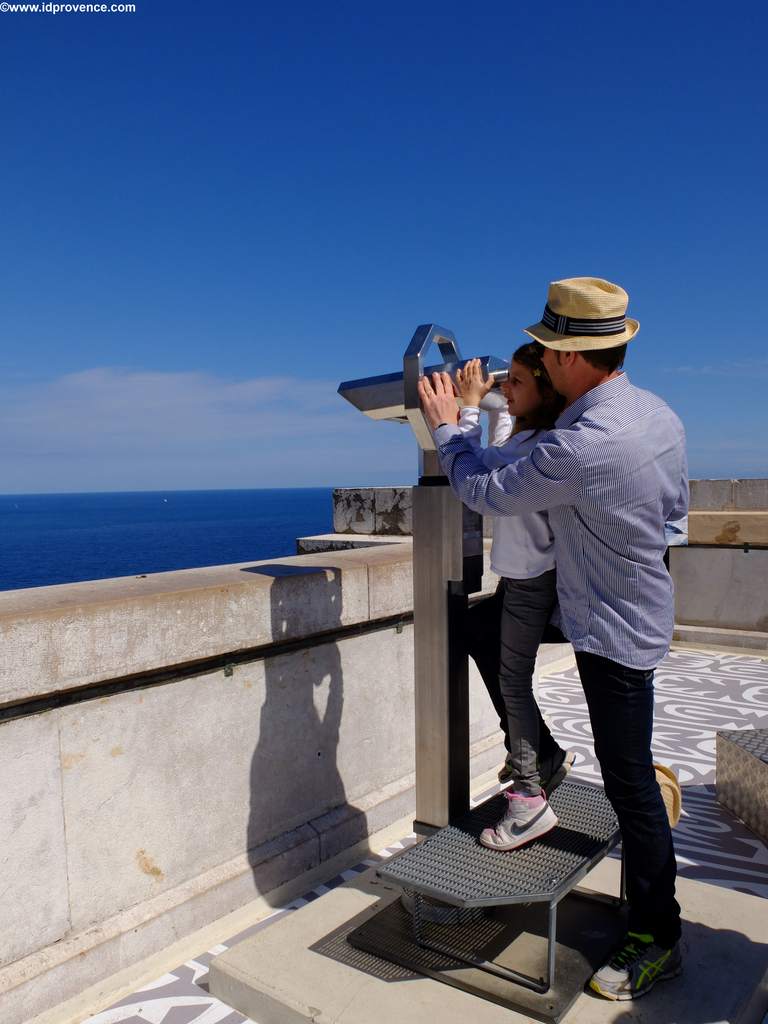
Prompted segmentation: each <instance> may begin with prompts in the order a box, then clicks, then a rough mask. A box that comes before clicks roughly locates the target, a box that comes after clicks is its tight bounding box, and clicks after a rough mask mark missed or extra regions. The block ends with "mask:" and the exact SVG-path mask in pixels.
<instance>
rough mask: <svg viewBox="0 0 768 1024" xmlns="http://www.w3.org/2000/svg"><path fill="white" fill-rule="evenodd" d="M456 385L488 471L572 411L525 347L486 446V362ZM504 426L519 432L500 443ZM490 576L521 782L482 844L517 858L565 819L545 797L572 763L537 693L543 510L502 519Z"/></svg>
mask: <svg viewBox="0 0 768 1024" xmlns="http://www.w3.org/2000/svg"><path fill="white" fill-rule="evenodd" d="M456 386H457V389H458V391H459V394H460V395H461V398H462V400H463V403H464V407H463V409H462V410H461V415H460V418H459V429H460V430H461V431H462V433H463V434H464V436H465V437H466V438H467V440H468V441H470V443H471V444H472V445H473V447H475V448H476V449H477V452H478V455H479V456H480V458H481V459H482V461H483V463H484V464H485V465H486V466H487V468H488V469H499V468H500V467H502V466H506V465H509V463H511V462H514V461H515V460H516V459H519V458H521V456H523V455H527V454H528V453H529V452H530V451H531V450H532V449H533V448H534V447H535V446H536V443H537V441H538V440H539V436H540V434H541V433H542V432H543V431H545V430H548V429H550V428H551V427H553V426H554V423H555V420H556V419H557V417H558V416H559V414H560V412H561V411H562V408H563V405H564V404H565V403H564V401H563V399H562V398H561V397H560V396H559V395H558V394H557V393H556V392H555V390H554V388H553V387H552V382H551V381H550V379H549V375H548V374H547V371H546V370H545V368H544V364H543V363H542V361H541V358H540V356H539V354H538V352H537V349H536V346H535V345H534V344H527V345H522V346H521V347H520V348H519V349H517V351H516V352H515V353H514V355H513V356H512V363H511V365H510V371H509V378H508V380H507V381H506V382H505V384H504V385H503V386H502V391H503V392H504V396H505V398H506V399H507V407H508V410H509V414H511V416H514V425H513V424H512V420H511V417H509V418H508V417H507V416H506V415H504V416H502V414H499V413H497V414H496V415H494V414H493V413H492V414H491V416H492V422H491V427H490V434H491V438H492V439H493V440H494V441H496V442H497V443H496V444H492V445H491V446H489V447H488V448H482V447H481V427H480V409H479V406H480V403H481V402H482V401H483V399H484V398H485V396H486V395H487V394H488V392H489V391H490V390H491V385H490V383H488V382H486V381H485V380H483V374H482V370H481V369H480V361H479V360H477V359H473V360H471V361H470V362H469V363H468V364H467V365H466V367H465V368H464V370H463V371H461V370H459V371H458V372H457V374H456ZM505 427H506V431H507V432H509V431H510V429H511V434H510V436H509V437H508V439H507V440H506V441H504V442H503V443H498V439H499V433H500V429H501V430H503V429H504V428H505ZM491 568H492V569H493V571H494V572H495V573H496V574H497V575H498V576H500V577H501V583H500V590H501V596H502V609H501V650H500V670H499V685H500V690H501V696H502V699H503V703H504V708H505V711H506V716H507V726H508V734H507V738H508V744H509V753H508V755H507V761H506V765H505V768H506V769H508V772H509V776H508V777H511V778H512V780H513V781H512V786H511V787H510V789H508V790H507V792H506V794H505V795H506V796H507V800H508V807H507V811H506V813H505V815H504V817H503V818H502V819H501V821H500V822H499V823H498V824H497V825H496V827H495V828H492V829H490V828H487V829H485V830H484V831H483V833H482V834H481V836H480V842H481V843H482V844H483V846H488V847H491V848H492V849H496V850H514V849H515V848H516V847H518V846H522V845H523V844H524V843H528V842H531V841H532V840H533V839H536V838H538V837H539V836H541V835H543V834H544V833H545V832H549V831H550V830H551V829H553V828H554V827H555V825H556V824H557V817H556V815H555V812H554V811H553V810H552V808H551V807H550V805H549V803H548V801H547V797H546V795H545V789H546V792H547V793H549V792H551V791H552V789H554V787H555V786H556V785H557V784H558V783H559V782H561V781H562V779H563V778H564V777H565V775H566V773H567V772H568V771H569V770H570V767H571V765H572V764H573V760H574V755H573V754H572V753H570V752H566V751H564V750H562V748H560V747H559V746H558V744H557V743H556V742H555V740H554V739H553V738H552V736H551V734H550V732H549V730H548V729H547V726H546V724H545V723H544V720H543V719H542V717H541V713H540V712H539V708H538V705H537V704H536V699H535V697H534V694H533V671H534V666H535V662H536V652H537V651H538V648H539V644H540V642H541V638H542V636H543V634H544V630H545V628H546V626H547V624H548V622H549V620H550V618H551V616H552V612H553V610H554V608H555V605H556V603H557V594H556V590H555V556H554V542H553V538H552V534H551V532H550V529H549V521H548V519H547V515H546V513H545V512H531V513H526V514H524V515H520V516H499V517H497V518H495V519H494V524H493V545H492V548H491ZM540 755H541V760H540ZM540 769H541V773H540ZM545 772H546V774H545ZM542 786H543V787H545V788H542Z"/></svg>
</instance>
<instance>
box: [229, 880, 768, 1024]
mask: <svg viewBox="0 0 768 1024" xmlns="http://www.w3.org/2000/svg"><path fill="white" fill-rule="evenodd" d="M611 869H612V872H613V875H614V876H615V877H606V871H603V872H602V874H601V875H598V872H597V871H596V872H595V873H593V874H594V882H596V883H597V884H593V886H592V887H593V888H596V889H598V888H599V889H600V890H602V891H608V892H613V891H615V889H616V886H617V884H618V876H617V873H618V865H617V864H616V863H615V862H611V863H610V864H608V869H607V874H608V875H610V873H611ZM590 878H593V876H590ZM606 882H607V883H608V884H607V886H606V887H605V888H603V886H604V885H605V883H606ZM397 896H398V894H397V890H395V889H393V888H392V887H390V886H388V885H386V884H385V883H383V882H381V881H379V880H377V879H376V878H375V877H373V874H372V873H371V874H368V875H365V876H361V878H359V879H356V880H354V881H352V882H351V883H348V884H346V885H344V886H341V887H339V888H338V889H335V890H334V891H333V892H332V893H330V894H329V895H328V896H326V897H325V898H324V899H322V900H318V901H316V902H315V903H313V904H311V905H310V906H308V907H305V908H304V909H303V910H302V911H300V912H299V913H297V914H294V915H292V916H291V917H287V918H284V919H283V920H282V921H280V922H279V923H278V924H276V925H275V926H274V927H273V928H270V929H268V930H265V931H263V932H261V933H259V934H258V935H255V936H253V937H251V938H250V939H247V940H246V941H244V942H242V943H240V944H239V945H237V946H235V947H233V948H231V949H229V950H228V951H227V952H226V953H224V954H222V955H221V956H219V957H217V958H216V959H214V961H213V962H212V964H211V975H210V977H211V991H212V992H213V994H214V995H216V996H217V997H218V998H220V999H222V1000H223V1001H225V1002H227V1003H228V1004H229V1005H232V1006H234V1007H236V1008H237V1009H238V1010H240V1012H241V1013H245V1014H247V1015H248V1016H249V1017H250V1018H251V1019H253V1020H255V1021H258V1024H381V1022H382V1021H389V1020H397V1021H398V1024H424V1020H425V1019H428V1020H435V1021H438V1020H439V1021H440V1024H466V1022H467V1021H472V1022H473V1024H474V1022H477V1024H518V1022H520V1024H522V1022H523V1021H527V1020H528V1019H529V1018H528V1017H527V1016H524V1015H522V1014H519V1013H517V1012H515V1011H512V1010H509V1009H506V1008H503V1007H500V1006H498V1005H496V1004H495V1003H491V1002H488V1001H487V1000H482V999H478V998H476V997H474V996H470V995H468V994H467V993H465V992H462V991H460V990H458V989H455V988H453V987H450V986H448V985H443V984H440V983H439V982H435V981H431V980H428V979H426V978H422V977H419V976H414V975H413V974H411V972H408V971H404V970H403V969H402V968H399V967H393V966H392V965H390V964H388V963H387V962H386V961H379V960H378V958H376V957H371V956H370V955H369V954H364V953H360V952H359V951H353V953H354V955H353V956H352V957H350V956H349V954H348V952H347V950H346V948H345V947H346V942H345V941H343V940H344V938H345V932H346V930H347V928H351V927H358V926H359V925H360V924H362V923H363V921H364V920H365V919H366V918H367V917H368V916H370V915H372V914H373V913H374V912H376V911H378V910H380V909H382V908H383V906H385V905H386V904H387V903H389V902H391V901H392V900H394V899H396V898H397ZM678 897H679V899H680V902H681V905H682V907H683V915H684V933H683V940H682V941H683V956H684V960H685V968H684V973H683V975H682V977H681V978H679V979H675V980H672V981H667V982H664V983H660V984H659V985H658V986H657V987H656V988H655V989H654V990H653V991H652V992H650V993H648V994H647V995H646V996H645V997H644V998H643V999H642V1001H639V1002H637V1003H634V1004H632V1006H631V1020H633V1021H636V1022H638V1024H642V1022H647V1024H651V1022H652V1024H684V1022H690V1024H694V1022H699V1024H701V1022H704V1021H708V1022H712V1021H729V1022H737V1021H739V1017H740V1014H741V1011H742V1009H743V1008H744V1007H745V1006H746V1005H747V1003H748V1002H749V1000H750V998H751V996H752V994H753V992H754V990H755V989H756V988H758V987H759V985H760V984H761V980H762V977H763V973H764V970H765V964H766V959H768V934H766V928H765V903H764V901H763V900H761V899H760V898H759V897H755V896H747V895H745V894H742V893H726V892H725V891H723V890H717V889H713V887H711V886H707V885H702V884H701V883H699V882H691V881H688V880H687V879H683V880H681V882H680V884H679V888H678ZM342 941H343V945H342ZM334 946H335V947H336V948H334ZM713 979H715V980H714V982H713ZM629 1009H630V1008H629V1007H628V1006H627V1005H626V1004H623V1003H612V1002H609V1001H607V1000H602V999H600V998H599V997H596V996H594V995H592V994H591V993H588V992H584V993H583V994H582V995H581V996H579V997H578V999H577V1000H576V1003H575V1004H574V1006H573V1009H572V1010H571V1011H570V1012H569V1013H568V1016H567V1020H568V1024H609V1022H610V1024H613V1022H619V1021H620V1022H622V1024H624V1022H626V1021H628V1020H629V1019H630V1013H629Z"/></svg>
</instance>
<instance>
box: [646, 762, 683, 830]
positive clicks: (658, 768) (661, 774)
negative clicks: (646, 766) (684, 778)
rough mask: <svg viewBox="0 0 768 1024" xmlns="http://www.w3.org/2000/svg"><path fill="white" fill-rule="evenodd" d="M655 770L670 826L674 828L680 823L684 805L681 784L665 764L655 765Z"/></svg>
mask: <svg viewBox="0 0 768 1024" xmlns="http://www.w3.org/2000/svg"><path fill="white" fill-rule="evenodd" d="M653 768H654V771H655V772H656V781H657V782H658V784H659V789H660V790H661V798H662V800H663V801H664V806H665V807H666V809H667V817H668V818H669V824H670V825H671V826H672V828H674V827H675V825H676V824H677V823H678V821H680V810H681V808H682V804H683V794H682V791H681V789H680V783H679V782H678V781H677V775H675V773H674V772H673V771H672V769H671V768H668V767H667V766H666V765H665V764H655V765H654V766H653Z"/></svg>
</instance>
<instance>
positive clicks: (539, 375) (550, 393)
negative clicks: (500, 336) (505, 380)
mask: <svg viewBox="0 0 768 1024" xmlns="http://www.w3.org/2000/svg"><path fill="white" fill-rule="evenodd" d="M542 351H543V346H540V345H537V344H536V342H535V341H530V342H528V343H527V344H526V345H521V346H520V348H519V349H517V350H516V351H515V352H514V353H513V355H512V361H513V362H515V363H520V364H521V365H522V366H525V367H527V368H528V369H529V370H530V371H531V373H532V374H533V378H534V380H535V381H536V387H537V388H538V389H539V394H540V395H541V405H540V406H539V408H538V409H535V410H534V411H533V412H532V413H531V414H530V416H525V417H521V416H518V417H517V420H516V422H517V423H519V424H521V425H522V426H523V427H524V429H525V430H551V429H552V427H554V425H555V420H556V419H557V417H558V416H559V415H560V413H561V412H562V411H563V409H564V408H565V399H564V398H563V396H562V395H558V393H557V392H556V391H555V389H554V388H553V387H552V381H551V380H550V379H549V374H548V373H547V371H546V369H545V367H544V362H543V360H542V358H541V353H542ZM509 369H510V373H511V372H512V367H511V366H510V368H509Z"/></svg>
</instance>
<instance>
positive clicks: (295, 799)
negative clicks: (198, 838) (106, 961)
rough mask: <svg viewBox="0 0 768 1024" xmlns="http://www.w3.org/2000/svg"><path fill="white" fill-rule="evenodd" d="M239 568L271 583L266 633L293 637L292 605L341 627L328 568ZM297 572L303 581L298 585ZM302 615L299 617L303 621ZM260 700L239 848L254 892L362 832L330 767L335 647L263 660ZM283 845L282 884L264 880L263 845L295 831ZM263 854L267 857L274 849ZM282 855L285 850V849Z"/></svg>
mask: <svg viewBox="0 0 768 1024" xmlns="http://www.w3.org/2000/svg"><path fill="white" fill-rule="evenodd" d="M244 571H245V572H253V573H259V574H261V575H266V576H271V577H272V578H273V583H272V587H271V589H270V609H271V617H272V637H273V639H274V640H275V641H279V640H280V639H281V638H283V637H285V638H293V637H295V636H296V629H295V622H293V623H292V622H291V621H290V616H292V615H293V616H295V615H296V610H297V608H298V607H302V608H305V607H311V609H312V613H311V615H310V616H308V617H309V618H310V619H311V620H312V621H314V622H317V623H322V626H321V627H320V628H322V629H323V631H325V630H329V631H332V630H333V629H334V628H338V627H339V626H341V620H342V614H341V613H342V586H341V583H342V580H341V576H342V573H341V570H340V569H338V568H337V567H334V568H324V567H320V566H296V565H280V564H273V565H259V566H258V567H254V568H252V569H250V568H249V569H246V570H244ZM296 576H302V577H305V579H304V580H303V581H302V582H301V583H298V584H297V581H296V579H295V577H296ZM306 617H307V616H305V615H304V614H302V619H304V618H306ZM264 675H265V680H264V688H265V696H264V703H263V705H262V708H261V713H260V722H259V731H258V736H259V739H258V745H257V747H256V750H255V751H254V754H253V760H252V762H251V773H250V814H249V818H248V832H247V849H248V853H249V856H250V857H251V868H252V870H253V874H254V880H255V882H256V887H257V889H258V890H260V891H263V890H264V888H265V883H266V887H267V888H272V887H274V885H279V884H281V882H283V881H287V880H288V878H290V877H294V876H295V875H297V874H299V873H301V872H302V871H305V870H307V869H309V868H312V867H314V866H316V865H317V864H318V863H319V862H321V861H324V860H328V859H329V858H330V857H333V856H335V854H336V853H338V852H340V851H341V850H343V849H345V848H346V847H349V846H352V845H354V844H355V843H357V842H359V841H360V840H362V839H365V838H366V837H367V835H368V823H367V819H366V816H365V814H364V813H363V812H362V811H361V810H360V809H359V808H356V807H353V806H352V805H350V804H349V803H348V802H347V797H346V791H345V787H344V781H343V779H342V776H341V773H340V772H339V767H338V763H337V756H338V746H339V732H340V729H341V723H342V712H343V708H344V673H343V669H342V664H341V654H340V652H339V647H338V644H337V643H334V642H327V643H318V644H317V645H316V646H311V647H307V648H305V649H302V650H299V651H293V652H290V653H287V654H283V655H278V656H276V657H271V658H268V659H267V660H266V661H265V667H264ZM302 827H303V831H304V835H301V834H297V835H295V836H294V837H292V838H293V839H295V840H296V843H295V844H293V843H291V842H290V841H289V842H287V843H286V846H287V848H289V849H290V847H291V846H294V848H296V849H297V851H298V850H300V851H302V852H301V854H300V855H299V856H300V862H299V863H296V862H295V860H294V861H293V862H290V863H289V864H288V865H286V868H289V870H287V871H286V872H285V873H286V877H285V878H280V880H279V881H274V880H273V879H270V877H269V875H270V873H269V872H268V874H267V876H266V878H265V875H264V872H263V869H264V866H265V864H264V861H265V852H264V851H263V850H260V849H259V848H260V847H263V844H265V843H267V842H269V841H270V840H272V839H274V838H276V837H280V836H282V835H283V834H284V833H286V832H290V831H291V830H295V829H301V828H302ZM269 855H270V856H272V857H274V856H275V850H274V849H271V850H270V851H269ZM287 856H288V857H289V858H290V853H287Z"/></svg>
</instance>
